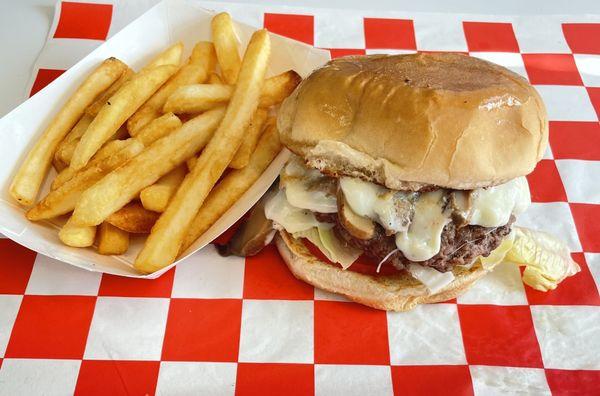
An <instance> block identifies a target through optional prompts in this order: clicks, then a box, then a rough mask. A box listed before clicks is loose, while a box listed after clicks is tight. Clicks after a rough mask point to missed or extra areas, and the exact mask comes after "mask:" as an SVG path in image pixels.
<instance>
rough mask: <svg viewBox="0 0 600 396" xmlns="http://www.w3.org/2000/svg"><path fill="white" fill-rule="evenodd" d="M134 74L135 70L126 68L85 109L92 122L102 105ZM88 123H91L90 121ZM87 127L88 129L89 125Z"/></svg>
mask: <svg viewBox="0 0 600 396" xmlns="http://www.w3.org/2000/svg"><path fill="white" fill-rule="evenodd" d="M133 74H134V71H133V70H132V69H131V68H129V67H128V68H127V70H125V72H124V73H123V75H122V76H121V77H120V78H119V79H118V80H117V81H115V82H114V83H113V85H111V86H110V87H108V89H107V90H106V91H104V93H102V95H100V97H99V98H98V99H96V100H95V101H94V103H92V104H91V105H89V106H88V107H87V109H85V114H87V115H88V116H89V117H91V118H90V119H89V120H90V122H92V120H93V119H94V117H96V116H97V115H98V112H100V109H101V108H102V106H104V105H105V104H106V102H108V99H110V97H111V96H113V95H114V94H115V93H116V92H117V91H118V90H119V89H121V87H122V86H123V84H125V83H126V82H127V81H129V79H130V78H131V77H132V76H133ZM88 125H89V122H88ZM85 129H87V127H86V128H85ZM85 129H84V130H83V131H82V133H81V134H80V135H79V136H77V137H81V135H83V132H85Z"/></svg>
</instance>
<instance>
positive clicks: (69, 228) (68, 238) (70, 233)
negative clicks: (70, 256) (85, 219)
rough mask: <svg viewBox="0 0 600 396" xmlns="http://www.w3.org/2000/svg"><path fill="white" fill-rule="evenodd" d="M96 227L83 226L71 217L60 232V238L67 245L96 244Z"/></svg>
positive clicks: (86, 245) (84, 245)
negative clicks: (74, 222)
mask: <svg viewBox="0 0 600 396" xmlns="http://www.w3.org/2000/svg"><path fill="white" fill-rule="evenodd" d="M95 236H96V227H95V226H94V227H82V226H79V225H76V224H73V222H71V219H69V220H68V221H67V222H66V223H65V225H63V227H62V228H61V229H60V231H59V232H58V238H59V239H60V240H61V242H62V243H64V244H65V245H67V246H72V247H88V246H92V245H93V244H94V237H95Z"/></svg>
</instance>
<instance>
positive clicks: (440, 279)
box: [408, 264, 454, 293]
mask: <svg viewBox="0 0 600 396" xmlns="http://www.w3.org/2000/svg"><path fill="white" fill-rule="evenodd" d="M408 272H410V274H411V275H412V276H413V277H414V278H415V279H416V280H418V281H419V282H421V283H422V284H424V285H425V287H427V289H429V291H430V292H431V293H437V292H438V291H440V290H442V289H443V288H444V287H446V286H447V285H449V284H450V283H452V281H453V280H454V274H452V271H448V272H439V271H436V270H434V269H433V268H429V267H424V266H422V265H419V264H410V265H409V266H408Z"/></svg>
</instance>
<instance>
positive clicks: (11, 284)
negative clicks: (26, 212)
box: [0, 238, 36, 294]
mask: <svg viewBox="0 0 600 396" xmlns="http://www.w3.org/2000/svg"><path fill="white" fill-rule="evenodd" d="M35 256H36V253H35V252H34V251H33V250H29V249H27V248H26V247H23V246H21V245H19V244H18V243H16V242H13V241H11V240H10V239H8V238H0V294H25V289H26V288H27V282H29V276H30V275H31V270H32V269H33V263H34V262H35Z"/></svg>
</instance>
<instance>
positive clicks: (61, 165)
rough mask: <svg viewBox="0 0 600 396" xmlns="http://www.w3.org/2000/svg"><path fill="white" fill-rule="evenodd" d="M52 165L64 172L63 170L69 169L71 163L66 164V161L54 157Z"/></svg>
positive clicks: (58, 170)
mask: <svg viewBox="0 0 600 396" xmlns="http://www.w3.org/2000/svg"><path fill="white" fill-rule="evenodd" d="M52 166H53V167H54V170H55V171H57V172H59V173H60V172H62V171H63V170H65V169H67V168H68V167H69V164H65V163H64V162H62V161H61V160H60V159H58V158H56V157H54V158H53V159H52Z"/></svg>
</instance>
